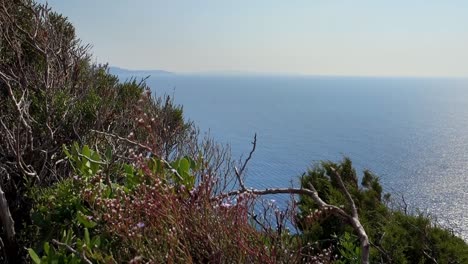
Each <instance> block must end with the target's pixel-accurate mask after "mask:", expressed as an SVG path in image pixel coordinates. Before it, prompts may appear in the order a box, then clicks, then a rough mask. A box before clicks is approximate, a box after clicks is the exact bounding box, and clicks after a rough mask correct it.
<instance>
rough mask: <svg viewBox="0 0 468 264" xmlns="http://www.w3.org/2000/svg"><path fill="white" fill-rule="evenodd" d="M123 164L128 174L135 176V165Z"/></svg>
mask: <svg viewBox="0 0 468 264" xmlns="http://www.w3.org/2000/svg"><path fill="white" fill-rule="evenodd" d="M123 166H124V170H125V173H126V174H127V176H129V177H133V176H134V171H133V166H131V165H128V164H124V165H123Z"/></svg>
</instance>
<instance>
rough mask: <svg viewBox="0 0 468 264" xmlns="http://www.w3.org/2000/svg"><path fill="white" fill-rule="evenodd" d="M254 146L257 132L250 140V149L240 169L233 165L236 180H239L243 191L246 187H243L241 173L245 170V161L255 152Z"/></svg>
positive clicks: (247, 161)
mask: <svg viewBox="0 0 468 264" xmlns="http://www.w3.org/2000/svg"><path fill="white" fill-rule="evenodd" d="M256 147H257V133H255V135H254V141H253V142H252V150H251V151H250V153H249V156H248V157H247V159H246V160H245V161H244V163H243V164H242V167H241V169H240V170H237V167H234V172H235V173H236V177H237V180H238V181H239V185H240V188H241V190H243V191H245V190H247V188H246V187H245V184H244V181H243V180H242V174H243V173H244V171H245V167H246V166H247V163H249V161H250V159H251V158H252V154H253V153H254V152H255V148H256Z"/></svg>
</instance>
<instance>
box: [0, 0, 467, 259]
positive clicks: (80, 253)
mask: <svg viewBox="0 0 468 264" xmlns="http://www.w3.org/2000/svg"><path fill="white" fill-rule="evenodd" d="M0 5H1V6H0V133H1V134H2V137H0V191H1V193H3V191H4V192H5V194H6V200H7V201H8V204H7V206H6V207H7V208H6V210H5V208H2V211H0V215H1V216H11V217H12V218H13V219H14V223H15V224H14V225H13V224H10V226H6V224H5V223H4V222H2V223H1V224H2V225H3V226H2V229H1V233H0V238H1V240H0V242H3V244H5V247H4V248H3V250H2V252H3V253H4V255H2V256H0V261H3V262H6V261H8V262H9V263H18V262H20V263H21V262H30V261H32V262H34V263H120V262H130V263H164V262H170V263H232V262H238V263H296V262H320V263H331V262H332V261H336V262H337V263H353V262H357V261H358V256H359V255H360V253H361V252H360V250H361V249H360V248H359V246H358V245H359V244H358V241H357V240H356V237H355V236H354V234H353V230H352V229H351V228H350V227H349V225H348V223H346V222H343V220H342V219H341V218H338V217H336V216H334V215H331V214H330V212H331V211H330V210H324V209H323V208H322V209H321V208H319V207H318V206H317V205H316V204H315V203H314V202H313V200H312V199H311V198H310V196H304V195H301V196H300V201H299V203H298V206H299V210H300V211H299V212H297V211H295V209H296V208H295V207H294V206H295V205H293V206H292V207H291V208H287V209H285V210H282V209H283V208H281V209H280V208H276V207H274V206H273V205H268V206H267V207H266V208H265V210H264V212H263V215H258V214H257V213H256V210H255V209H256V208H257V207H256V206H257V205H258V203H256V202H257V201H258V200H257V197H255V196H253V195H252V192H250V193H249V192H248V190H247V189H245V187H244V186H241V187H242V188H243V189H242V190H241V191H243V192H240V191H232V189H233V188H234V187H236V184H235V182H234V181H235V180H236V179H237V181H238V182H240V181H241V175H238V178H235V177H234V175H235V174H234V173H239V172H238V171H237V169H234V163H233V162H232V160H231V157H230V152H229V149H228V148H225V147H223V146H220V145H218V144H216V143H215V142H214V141H213V140H212V139H210V138H209V137H208V136H206V137H205V138H201V137H200V135H199V132H198V130H197V129H196V128H195V127H194V125H193V124H192V123H190V122H187V121H185V120H184V117H183V109H182V107H181V106H177V105H175V104H174V102H173V100H172V98H170V97H169V96H162V97H156V96H153V95H152V93H151V92H150V89H149V87H148V86H147V85H146V84H145V82H144V80H142V81H137V80H136V79H129V80H126V81H124V82H120V81H119V80H118V78H117V77H116V76H113V75H111V74H109V73H108V68H107V65H98V64H93V63H91V60H90V57H91V56H90V54H89V53H88V46H85V45H82V44H81V42H80V40H79V39H78V38H77V36H76V35H75V29H74V27H73V25H72V24H71V23H70V22H68V20H67V18H66V17H64V16H62V15H60V14H57V13H55V12H53V11H52V10H51V9H50V8H49V7H48V6H47V5H44V4H37V3H35V2H34V1H32V0H13V1H1V2H0ZM252 152H253V151H252ZM251 154H252V153H251ZM249 159H250V158H249ZM245 164H246V163H245ZM245 164H244V166H242V169H241V172H240V174H242V171H243V170H244V168H245ZM332 168H335V169H337V172H338V173H339V174H340V175H341V177H342V179H343V181H344V184H345V187H346V189H348V190H349V192H350V194H351V196H352V199H353V201H354V202H355V203H356V205H357V208H358V210H359V216H360V221H361V222H362V223H363V224H364V227H365V229H366V232H367V234H368V235H369V238H370V240H371V242H372V251H371V253H372V260H373V262H381V263H426V262H427V263H430V262H433V260H434V259H436V260H438V261H439V262H440V263H466V262H467V261H468V260H467V259H468V256H467V255H468V250H467V247H468V246H467V245H466V244H465V243H464V242H463V241H462V240H461V239H459V238H456V237H455V236H453V235H452V234H451V233H449V232H448V231H446V230H443V229H441V228H439V227H437V226H435V225H434V224H432V223H431V221H430V219H429V218H427V217H425V216H423V215H416V216H413V215H406V214H405V213H402V212H399V211H392V210H390V209H388V208H387V207H386V205H385V204H386V199H387V198H388V195H384V194H383V190H382V186H381V185H380V183H379V180H378V177H377V176H375V175H374V174H372V173H371V172H370V171H365V172H364V174H363V176H362V181H361V184H358V176H357V174H356V171H355V170H354V169H353V167H352V163H351V161H350V160H349V159H345V160H344V161H343V162H341V163H332V162H323V163H321V164H319V165H317V166H316V167H314V168H312V169H311V170H309V171H308V173H307V175H305V176H304V177H302V179H301V185H302V187H304V188H309V187H310V186H315V189H316V190H317V191H318V194H319V196H320V197H321V198H322V199H323V201H325V202H326V203H329V204H332V205H337V206H340V207H341V208H343V210H345V211H346V212H347V213H349V210H350V207H349V204H347V203H348V202H349V200H348V199H346V197H345V195H344V194H343V192H341V191H339V186H338V182H337V181H336V178H333V177H330V176H329V175H331V170H332ZM310 189H314V188H310ZM302 190H304V189H302ZM230 191H232V192H233V195H228V196H222V194H226V193H229V192H230ZM309 191H310V190H309ZM283 193H284V192H283ZM10 211H11V214H10ZM269 216H270V217H269ZM292 216H294V217H292ZM286 223H288V224H289V225H291V226H294V225H297V226H298V227H299V229H300V230H299V231H298V232H296V233H294V232H289V230H288V229H287V228H286V226H287V225H288V224H286ZM7 227H8V228H12V230H16V236H15V237H13V239H10V237H8V236H7V234H6V233H7V232H6V231H5V230H7ZM8 230H10V229H8ZM21 248H28V249H27V251H26V250H18V249H21ZM15 249H16V251H15Z"/></svg>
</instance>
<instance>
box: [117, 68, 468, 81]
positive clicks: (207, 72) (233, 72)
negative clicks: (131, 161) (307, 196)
mask: <svg viewBox="0 0 468 264" xmlns="http://www.w3.org/2000/svg"><path fill="white" fill-rule="evenodd" d="M108 67H109V69H111V68H117V69H120V70H124V71H128V72H133V73H135V72H136V73H137V72H150V71H155V72H158V71H159V72H161V73H163V74H164V73H167V74H176V75H177V74H178V75H217V76H223V75H230V76H235V75H249V76H284V77H323V78H327V77H328V78H390V79H393V78H402V79H406V78H408V79H468V75H466V76H462V75H453V76H452V75H448V76H447V75H445V76H444V75H365V74H354V75H353V74H308V73H288V72H262V71H242V70H204V71H172V70H166V69H155V68H150V69H144V68H127V67H121V66H115V65H111V64H108Z"/></svg>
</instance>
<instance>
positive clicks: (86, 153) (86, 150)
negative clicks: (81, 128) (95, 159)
mask: <svg viewBox="0 0 468 264" xmlns="http://www.w3.org/2000/svg"><path fill="white" fill-rule="evenodd" d="M81 154H83V155H84V156H86V157H88V158H91V150H90V149H89V147H88V145H84V146H83V149H82V150H81Z"/></svg>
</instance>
